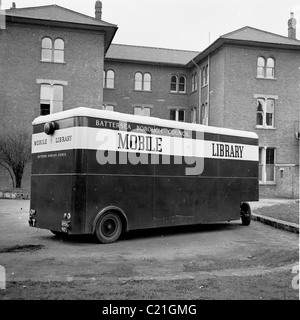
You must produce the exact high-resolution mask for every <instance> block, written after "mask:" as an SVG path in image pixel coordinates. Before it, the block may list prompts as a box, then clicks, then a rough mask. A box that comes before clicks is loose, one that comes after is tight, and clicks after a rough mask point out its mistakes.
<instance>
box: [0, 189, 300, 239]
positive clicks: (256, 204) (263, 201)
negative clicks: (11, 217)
mask: <svg viewBox="0 0 300 320" xmlns="http://www.w3.org/2000/svg"><path fill="white" fill-rule="evenodd" d="M1 198H2V199H30V194H29V193H18V192H13V193H12V192H0V199H1ZM295 201H298V202H299V199H298V200H297V199H288V198H263V197H261V198H260V199H259V201H251V202H249V204H250V206H251V211H252V215H251V218H252V220H254V221H259V222H262V223H264V224H267V225H270V226H273V227H275V228H278V229H283V230H286V231H290V232H294V233H299V224H296V223H292V222H288V221H283V220H279V219H275V218H271V217H267V216H263V215H260V214H257V213H255V210H256V209H258V208H262V207H266V206H274V205H276V204H289V203H292V202H295Z"/></svg>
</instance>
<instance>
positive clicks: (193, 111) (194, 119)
mask: <svg viewBox="0 0 300 320" xmlns="http://www.w3.org/2000/svg"><path fill="white" fill-rule="evenodd" d="M196 122H197V108H192V109H191V123H196Z"/></svg>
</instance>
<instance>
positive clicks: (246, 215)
mask: <svg viewBox="0 0 300 320" xmlns="http://www.w3.org/2000/svg"><path fill="white" fill-rule="evenodd" d="M241 220H242V224H243V225H244V226H249V224H250V222H251V207H250V205H249V203H247V202H243V203H242V204H241Z"/></svg>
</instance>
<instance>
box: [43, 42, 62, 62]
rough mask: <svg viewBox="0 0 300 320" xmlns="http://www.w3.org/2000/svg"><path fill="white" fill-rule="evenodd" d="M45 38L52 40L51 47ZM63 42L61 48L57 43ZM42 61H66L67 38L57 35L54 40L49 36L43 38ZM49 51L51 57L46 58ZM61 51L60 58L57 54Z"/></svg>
mask: <svg viewBox="0 0 300 320" xmlns="http://www.w3.org/2000/svg"><path fill="white" fill-rule="evenodd" d="M44 40H50V43H51V45H50V47H47V46H45V45H44ZM58 41H61V42H62V48H60V47H59V46H58V45H57V43H58ZM41 42H42V43H41V60H40V61H41V62H51V63H65V40H64V39H63V38H61V37H57V38H55V39H54V40H52V38H50V37H49V36H45V37H43V38H42V39H41ZM45 52H48V53H49V55H50V58H49V59H45V57H44V53H45ZM58 53H60V54H61V56H62V59H58V57H57V54H58Z"/></svg>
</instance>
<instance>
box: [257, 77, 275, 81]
mask: <svg viewBox="0 0 300 320" xmlns="http://www.w3.org/2000/svg"><path fill="white" fill-rule="evenodd" d="M256 79H257V80H277V78H271V77H270V78H268V77H256Z"/></svg>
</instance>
